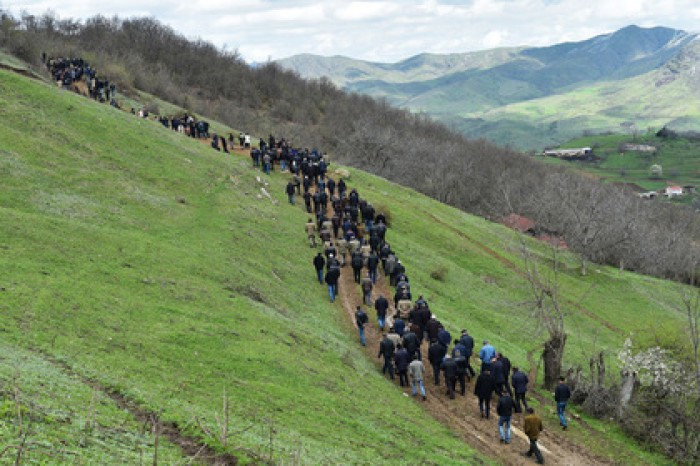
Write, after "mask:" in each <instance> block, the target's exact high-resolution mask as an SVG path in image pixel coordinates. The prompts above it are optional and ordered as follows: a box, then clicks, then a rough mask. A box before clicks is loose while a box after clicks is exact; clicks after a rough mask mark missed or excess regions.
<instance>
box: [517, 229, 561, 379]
mask: <svg viewBox="0 0 700 466" xmlns="http://www.w3.org/2000/svg"><path fill="white" fill-rule="evenodd" d="M550 251H551V254H552V256H551V259H552V268H551V270H549V271H547V272H544V273H543V271H542V267H541V265H540V263H539V261H538V260H537V259H536V258H535V257H534V256H533V254H532V252H531V251H530V249H529V248H528V247H527V246H526V245H525V242H524V241H522V240H521V253H522V256H523V259H524V260H525V272H526V277H527V280H528V283H529V288H530V292H531V293H532V301H531V303H530V304H531V305H532V308H533V311H534V317H535V319H536V321H537V322H538V323H539V324H540V325H541V326H542V327H543V328H544V329H545V330H546V332H547V334H548V339H547V341H545V342H544V349H543V351H542V360H543V361H544V387H545V388H548V389H549V388H552V387H554V385H555V384H556V382H557V379H558V378H559V376H560V375H561V373H562V370H561V368H562V361H563V359H564V348H565V346H566V332H565V327H564V317H565V314H564V310H563V308H562V306H561V301H560V299H559V279H558V278H559V261H558V258H557V249H556V247H551V248H550Z"/></svg>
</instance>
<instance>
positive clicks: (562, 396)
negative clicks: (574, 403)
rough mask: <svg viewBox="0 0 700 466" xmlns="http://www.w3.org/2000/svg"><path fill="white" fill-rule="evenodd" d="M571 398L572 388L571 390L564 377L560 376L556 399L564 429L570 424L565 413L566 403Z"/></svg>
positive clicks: (560, 421) (555, 390) (560, 422)
mask: <svg viewBox="0 0 700 466" xmlns="http://www.w3.org/2000/svg"><path fill="white" fill-rule="evenodd" d="M569 398H571V390H569V387H568V386H567V385H566V384H565V383H564V377H559V383H558V384H557V388H555V389H554V401H556V402H557V414H558V415H559V425H560V426H561V428H562V429H563V430H566V429H567V427H568V426H569V425H568V424H567V422H566V416H565V414H564V411H565V410H566V405H567V404H568V403H569Z"/></svg>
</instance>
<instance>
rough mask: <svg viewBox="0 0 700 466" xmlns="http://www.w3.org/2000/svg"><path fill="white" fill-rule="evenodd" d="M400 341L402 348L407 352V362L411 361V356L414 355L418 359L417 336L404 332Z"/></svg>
mask: <svg viewBox="0 0 700 466" xmlns="http://www.w3.org/2000/svg"><path fill="white" fill-rule="evenodd" d="M402 339H403V347H404V348H405V349H406V351H408V357H409V361H412V360H413V356H415V355H416V354H417V355H418V357H420V350H419V343H418V336H416V334H415V333H413V332H411V331H410V330H409V331H408V332H404V334H403V336H402Z"/></svg>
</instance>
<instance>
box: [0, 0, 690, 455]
mask: <svg viewBox="0 0 700 466" xmlns="http://www.w3.org/2000/svg"><path fill="white" fill-rule="evenodd" d="M0 47H2V48H3V49H5V50H7V51H9V52H10V53H12V54H14V55H16V56H18V57H20V58H22V59H24V60H26V61H27V62H29V63H30V64H33V65H34V66H35V69H36V70H37V71H38V72H45V68H44V67H43V66H42V64H41V56H42V54H46V55H47V56H52V57H82V58H85V59H86V60H87V61H89V62H90V63H91V64H92V65H93V66H95V67H96V68H97V69H98V70H99V72H100V74H101V75H103V76H105V77H106V78H108V79H109V80H110V81H112V82H116V83H117V85H118V87H119V88H120V89H122V92H123V93H125V94H126V95H128V94H129V93H130V92H134V90H136V89H140V90H144V91H146V92H148V93H151V94H153V95H155V96H158V97H160V98H162V99H163V100H166V101H169V102H172V103H174V104H176V105H179V106H181V107H183V108H185V109H186V110H187V111H188V113H197V114H202V115H206V116H207V117H209V118H214V119H217V120H219V121H221V122H223V123H225V124H227V125H229V126H231V127H232V128H246V129H247V130H248V131H250V132H251V133H252V134H254V135H266V134H269V133H275V134H284V135H285V136H286V137H287V138H289V139H291V140H293V141H298V142H300V143H301V144H303V145H305V146H307V147H309V148H311V147H323V148H324V150H327V151H328V152H329V154H331V157H332V160H333V161H335V162H340V163H343V164H347V165H350V166H355V167H361V168H362V169H365V170H368V171H371V172H373V173H375V174H377V175H379V176H382V177H385V178H387V179H389V180H391V181H394V182H397V183H400V184H403V185H406V186H409V187H411V188H413V189H415V190H417V191H420V192H422V193H424V194H426V195H428V196H431V197H433V198H435V199H437V200H439V201H441V202H444V203H446V204H450V205H452V206H454V207H457V208H459V209H462V210H464V211H467V212H470V213H473V214H477V215H481V216H483V217H486V218H489V219H493V220H499V219H501V218H502V217H504V216H505V215H507V214H509V213H517V214H520V215H524V216H527V217H529V218H532V219H533V220H534V221H535V222H536V223H537V225H538V226H539V227H540V228H542V229H543V230H545V231H548V232H555V233H558V234H560V235H561V236H563V237H564V239H565V240H566V242H567V244H568V246H569V248H570V249H571V250H573V251H575V252H576V253H578V254H579V255H580V258H581V272H582V273H583V274H585V273H586V270H587V265H588V263H590V262H596V263H605V264H610V265H614V266H616V267H620V268H624V269H628V270H634V271H637V272H640V273H645V274H649V275H654V276H659V277H663V278H670V279H674V280H679V281H684V282H691V283H697V281H696V280H695V277H696V271H697V269H698V262H699V260H700V246H699V242H698V239H700V222H699V221H698V216H697V214H696V213H695V212H694V211H693V210H692V209H690V208H688V207H684V206H677V205H671V204H665V203H659V202H654V203H649V202H647V201H644V200H641V199H639V198H638V197H637V196H634V195H631V194H629V193H626V192H624V191H622V190H621V189H619V188H618V187H616V186H614V185H610V184H602V183H600V182H598V181H596V180H594V179H591V178H588V177H584V176H582V175H579V174H576V173H573V172H571V171H569V170H567V169H565V168H562V167H553V166H548V165H544V164H541V163H539V162H537V161H535V160H533V159H531V158H530V157H527V156H525V155H523V154H520V153H517V152H516V151H513V150H510V149H508V148H503V147H498V146H497V145H495V144H493V143H491V142H488V141H486V140H469V139H466V138H465V137H463V136H461V135H459V134H457V133H455V132H453V131H450V130H449V129H447V128H446V127H445V126H443V125H442V124H439V123H436V122H433V121H431V120H430V119H428V118H427V117H426V116H425V115H421V114H412V113H410V112H408V111H405V110H401V109H396V108H393V107H391V106H390V105H388V104H387V102H385V101H382V100H378V99H374V98H370V97H367V96H362V95H359V94H354V93H347V92H344V91H341V90H339V89H338V88H337V87H335V86H334V85H333V84H332V83H330V82H329V81H328V80H326V79H323V78H322V79H318V80H303V79H301V78H300V77H299V76H298V75H296V74H295V73H293V72H290V71H286V70H283V69H281V68H280V67H279V66H277V65H276V64H274V63H265V64H261V65H258V66H255V67H251V66H249V65H248V64H246V63H245V62H244V61H243V60H242V58H241V57H240V56H239V55H238V53H237V52H236V51H235V50H221V49H218V48H216V47H215V46H214V45H212V44H210V43H208V42H206V41H203V40H190V39H187V38H186V37H184V36H182V35H180V34H178V33H177V32H175V31H173V30H172V29H171V28H169V27H167V26H164V25H162V24H160V23H159V22H158V21H156V20H155V19H152V18H132V19H119V18H106V17H103V16H96V17H93V18H90V19H88V20H86V21H84V22H80V21H75V20H72V19H58V18H57V17H56V16H55V15H54V14H52V13H47V14H44V15H42V16H32V15H28V14H22V15H21V16H20V17H19V18H15V17H13V16H11V15H10V14H8V13H7V12H3V11H2V10H1V9H0ZM528 267H530V266H529V265H528ZM534 270H535V269H534V268H533V269H532V270H531V269H529V268H528V277H529V281H530V283H531V285H532V290H533V298H534V301H536V302H539V304H540V305H539V310H538V311H537V312H539V314H540V315H543V316H545V319H549V322H547V321H543V325H544V326H545V327H546V328H547V331H548V332H549V340H548V342H547V344H549V346H547V344H545V350H547V349H548V348H549V351H550V357H551V359H552V360H554V362H556V363H557V365H558V366H559V367H561V360H562V358H563V356H564V354H563V353H564V345H565V341H566V329H565V326H564V315H565V311H563V310H562V309H560V307H559V304H558V303H557V302H554V301H552V296H554V297H556V293H555V292H554V293H553V292H552V290H553V289H554V290H555V288H553V283H554V282H552V281H551V280H547V279H545V277H541V276H538V275H537V274H536V273H533V271H534ZM679 302H681V303H682V304H681V307H682V308H683V309H682V311H683V312H687V314H688V323H689V325H688V327H689V328H690V332H689V333H690V342H691V344H690V345H687V346H685V347H690V348H691V349H692V352H693V354H692V355H690V356H689V357H688V358H687V359H685V362H684V363H680V364H681V366H680V367H679V366H678V364H679V363H678V362H673V361H678V358H676V359H673V358H671V356H670V355H669V353H668V352H665V350H660V349H654V348H651V349H649V350H646V352H641V353H637V354H632V351H631V349H630V347H625V349H624V351H623V353H622V356H621V361H622V365H623V367H624V368H625V369H624V371H623V374H622V379H620V381H619V382H616V381H613V382H612V383H606V384H605V385H604V384H603V382H604V381H605V371H604V359H603V358H602V356H601V357H600V358H597V359H596V358H592V359H591V367H590V377H589V378H588V377H585V376H584V377H582V376H581V373H580V372H579V373H577V374H575V375H574V378H575V380H572V382H575V386H577V387H578V389H577V390H576V391H575V395H576V396H578V397H579V401H580V403H582V404H583V406H584V407H586V409H587V410H588V411H589V412H590V413H591V414H594V415H600V416H604V417H609V416H611V413H612V415H613V416H616V417H617V418H618V419H619V420H620V422H621V424H622V425H623V427H625V429H626V430H627V431H628V432H630V433H631V434H632V435H634V436H636V437H638V438H640V439H642V440H644V441H648V442H651V443H653V444H656V445H658V446H659V447H660V448H663V449H665V451H666V452H667V454H669V455H670V456H672V457H674V458H675V459H676V460H678V461H680V462H688V463H696V462H697V461H698V451H699V450H700V447H699V443H700V439H699V436H700V428H698V419H700V412H699V411H698V410H699V409H700V408H699V404H698V394H699V391H700V358H699V357H698V347H699V346H700V345H699V342H700V337H699V336H698V316H699V315H700V314H699V310H700V294H697V295H692V296H691V295H688V296H685V297H683V299H679ZM546 316H549V317H546ZM545 352H546V351H545ZM543 358H544V359H547V355H546V354H545V355H544V356H543ZM683 365H685V367H682V366H683ZM594 369H595V370H594ZM681 370H683V372H682V373H683V374H685V378H681V379H680V380H679V378H678V377H677V376H678V374H681V372H680V371H681ZM555 372H556V371H553V372H552V374H550V378H551V377H553V376H554V375H555V374H554V373H555ZM650 374H651V375H650ZM688 374H694V375H690V376H689V375H688ZM608 379H610V376H609V375H608ZM615 380H618V378H615ZM633 394H634V395H635V396H633Z"/></svg>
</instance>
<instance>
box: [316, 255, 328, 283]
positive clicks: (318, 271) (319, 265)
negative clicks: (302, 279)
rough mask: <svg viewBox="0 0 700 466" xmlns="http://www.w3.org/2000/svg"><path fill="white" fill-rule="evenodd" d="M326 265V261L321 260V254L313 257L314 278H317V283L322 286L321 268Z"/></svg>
mask: <svg viewBox="0 0 700 466" xmlns="http://www.w3.org/2000/svg"><path fill="white" fill-rule="evenodd" d="M324 265H326V260H325V259H324V258H323V254H321V253H320V252H319V253H318V254H316V256H315V257H314V267H315V268H316V276H317V277H318V282H319V283H320V284H323V266H324Z"/></svg>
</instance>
